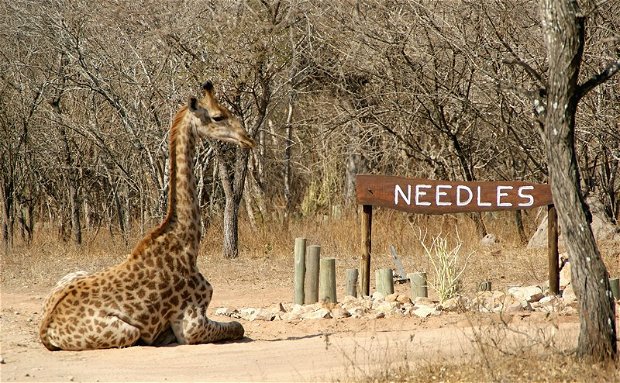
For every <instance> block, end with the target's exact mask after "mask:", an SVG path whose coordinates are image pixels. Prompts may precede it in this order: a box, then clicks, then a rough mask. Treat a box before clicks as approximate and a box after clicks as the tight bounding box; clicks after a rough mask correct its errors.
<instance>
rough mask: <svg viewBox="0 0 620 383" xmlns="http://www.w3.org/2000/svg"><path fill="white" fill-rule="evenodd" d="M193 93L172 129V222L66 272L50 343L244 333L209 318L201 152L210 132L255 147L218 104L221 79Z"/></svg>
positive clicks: (199, 339) (188, 340) (52, 314)
mask: <svg viewBox="0 0 620 383" xmlns="http://www.w3.org/2000/svg"><path fill="white" fill-rule="evenodd" d="M201 92H202V95H201V97H200V98H194V97H192V98H190V99H189V102H188V105H186V106H184V107H183V108H181V109H180V110H179V111H178V113H177V114H176V116H175V118H174V120H173V123H172V127H171V129H170V184H169V198H168V211H167V214H166V218H165V219H164V221H163V222H162V223H161V224H160V225H159V226H158V227H157V228H155V229H153V230H152V231H151V232H150V233H149V234H147V235H146V236H145V237H144V238H143V239H142V240H141V241H140V242H139V243H138V244H137V245H136V247H135V248H134V249H133V251H132V253H131V254H130V255H129V256H128V258H127V259H126V260H125V261H124V262H122V263H120V264H118V265H116V266H113V267H110V268H108V269H105V270H103V271H100V272H98V273H94V274H90V275H89V274H87V273H84V272H76V273H72V274H69V275H67V276H65V277H64V278H62V279H61V280H60V281H59V282H58V284H57V285H56V286H55V287H54V289H53V290H52V292H51V293H50V295H49V296H48V297H47V299H46V301H45V306H44V309H43V318H42V320H41V325H40V330H39V335H40V338H41V341H42V342H43V344H44V345H45V347H47V348H48V349H50V350H88V349H98V348H111V347H126V346H132V345H135V344H147V345H163V344H169V343H174V342H176V343H179V344H195V343H208V342H216V341H222V340H233V339H240V338H242V337H243V334H244V330H243V326H241V324H240V323H238V322H216V321H212V320H210V319H209V318H207V307H208V306H209V303H210V302H211V296H212V294H213V288H212V287H211V285H210V284H209V282H207V280H206V279H205V278H204V277H203V276H202V274H201V273H200V271H199V270H198V267H197V266H196V257H197V254H198V248H199V242H200V237H201V233H200V230H201V229H200V211H199V205H198V201H197V196H196V179H195V176H194V171H193V159H194V154H195V151H196V144H197V143H198V142H199V141H200V140H201V139H203V138H211V139H215V140H221V141H227V142H232V143H236V144H238V145H239V146H241V147H242V148H252V147H253V146H254V145H255V143H254V140H252V138H251V137H250V136H249V135H248V134H247V132H246V131H245V130H244V129H243V128H242V127H241V124H240V122H239V120H238V119H237V117H235V116H234V115H233V114H232V113H231V112H230V111H229V110H228V109H226V108H225V107H224V106H222V105H221V104H219V103H218V101H217V99H216V98H215V95H214V91H213V85H212V84H211V82H206V83H205V84H204V85H203V86H202V90H201Z"/></svg>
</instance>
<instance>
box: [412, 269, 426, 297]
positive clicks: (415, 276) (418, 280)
mask: <svg viewBox="0 0 620 383" xmlns="http://www.w3.org/2000/svg"><path fill="white" fill-rule="evenodd" d="M407 277H408V278H409V281H410V282H411V298H417V297H423V298H427V297H428V286H427V285H426V273H425V272H417V273H409V274H407Z"/></svg>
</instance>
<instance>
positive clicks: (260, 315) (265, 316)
mask: <svg viewBox="0 0 620 383" xmlns="http://www.w3.org/2000/svg"><path fill="white" fill-rule="evenodd" d="M275 317H276V314H275V313H273V312H271V311H270V310H264V309H258V310H256V311H255V312H254V314H253V315H250V319H249V320H250V321H255V320H264V321H267V322H270V321H272V320H274V319H275Z"/></svg>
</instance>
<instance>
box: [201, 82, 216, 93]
mask: <svg viewBox="0 0 620 383" xmlns="http://www.w3.org/2000/svg"><path fill="white" fill-rule="evenodd" d="M202 90H206V91H207V92H209V93H211V92H213V83H212V82H211V80H209V81H207V82H205V83H204V84H202Z"/></svg>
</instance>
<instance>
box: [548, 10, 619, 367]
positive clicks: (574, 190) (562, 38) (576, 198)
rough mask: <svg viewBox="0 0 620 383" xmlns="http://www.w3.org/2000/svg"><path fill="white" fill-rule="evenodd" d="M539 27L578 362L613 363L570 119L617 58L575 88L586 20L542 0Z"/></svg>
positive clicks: (603, 282)
mask: <svg viewBox="0 0 620 383" xmlns="http://www.w3.org/2000/svg"><path fill="white" fill-rule="evenodd" d="M541 13H542V25H543V31H544V38H545V44H546V47H547V59H548V63H549V71H548V80H547V87H546V89H545V90H544V92H541V93H542V94H544V95H546V98H545V99H543V100H539V102H540V104H539V106H542V107H543V108H542V109H539V113H540V114H541V120H542V121H543V123H544V134H543V138H544V140H545V142H546V145H547V152H548V155H547V159H548V162H549V173H550V178H551V188H552V191H553V201H554V204H555V206H556V208H557V211H558V218H559V221H560V227H561V228H562V232H563V234H564V238H565V242H566V245H567V247H568V254H569V260H570V262H571V265H572V268H571V270H572V284H573V286H574V288H575V293H576V295H577V297H578V299H579V305H580V310H579V311H580V319H581V328H580V332H579V340H578V345H577V354H578V356H580V357H591V358H593V359H595V360H609V359H615V358H616V355H617V344H616V320H615V319H616V318H615V302H614V299H613V295H612V294H611V288H610V286H609V274H608V272H607V269H606V268H605V264H604V263H603V260H602V258H601V254H600V252H599V250H598V247H597V245H596V241H595V240H594V235H593V233H592V229H591V227H590V224H589V221H590V219H589V217H588V215H589V210H588V207H587V205H586V204H585V201H584V198H583V195H582V193H581V190H580V174H579V168H578V164H577V158H576V155H575V116H576V114H577V105H578V103H579V101H580V100H581V99H582V98H583V97H584V96H585V95H586V94H587V93H588V92H589V91H591V90H592V89H593V88H594V87H595V86H597V85H599V84H601V83H603V82H604V81H606V80H607V79H609V78H610V77H611V76H613V75H614V74H615V73H617V72H618V71H619V70H620V55H619V56H618V58H617V59H616V60H615V61H614V62H612V63H611V64H609V65H608V66H607V68H606V69H605V70H604V71H602V72H601V73H599V74H597V75H595V76H593V77H591V78H590V79H589V80H587V81H585V82H584V83H582V84H579V74H580V73H579V72H580V68H581V63H582V56H583V52H584V47H585V33H586V17H585V16H584V15H583V14H582V13H581V10H580V8H579V5H578V4H577V2H576V1H574V0H563V1H557V0H543V1H542V2H541Z"/></svg>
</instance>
